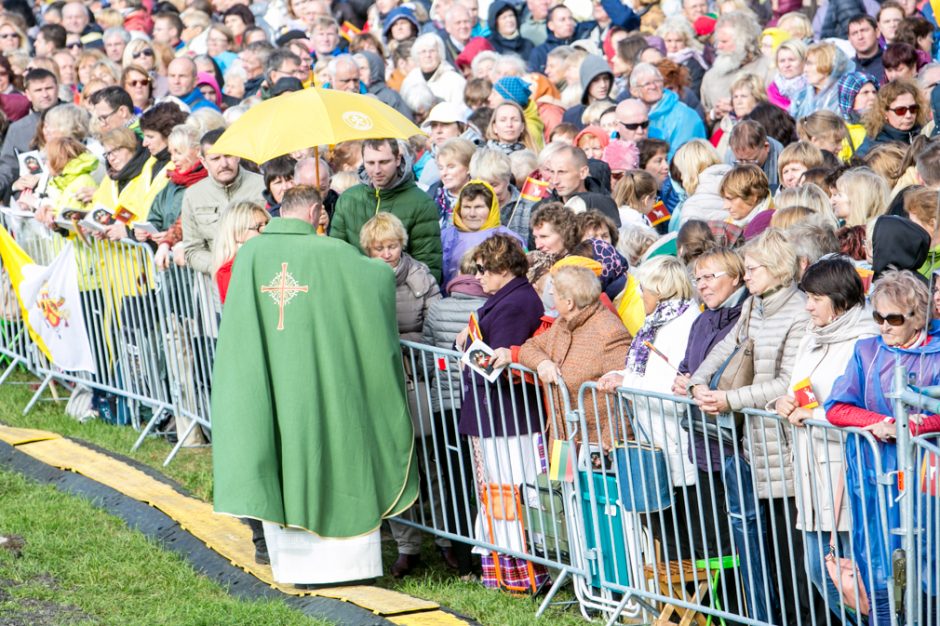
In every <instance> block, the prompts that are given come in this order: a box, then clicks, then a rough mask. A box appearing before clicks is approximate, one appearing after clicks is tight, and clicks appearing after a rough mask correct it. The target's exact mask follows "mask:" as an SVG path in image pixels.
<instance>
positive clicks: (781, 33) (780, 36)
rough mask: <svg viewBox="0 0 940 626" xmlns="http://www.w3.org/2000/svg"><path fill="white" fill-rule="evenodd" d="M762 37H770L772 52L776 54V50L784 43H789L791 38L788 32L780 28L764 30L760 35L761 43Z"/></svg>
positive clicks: (774, 27) (773, 27)
mask: <svg viewBox="0 0 940 626" xmlns="http://www.w3.org/2000/svg"><path fill="white" fill-rule="evenodd" d="M764 37H770V39H771V41H773V52H774V54H776V53H777V48H779V47H780V44H782V43H783V42H785V41H789V40H790V39H792V38H793V36H792V35H791V34H790V31H787V30H783V29H782V28H777V27H776V26H771V27H770V28H765V29H764V32H763V33H761V40H762V41H763V39H764Z"/></svg>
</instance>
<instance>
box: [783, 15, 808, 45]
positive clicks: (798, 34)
mask: <svg viewBox="0 0 940 626" xmlns="http://www.w3.org/2000/svg"><path fill="white" fill-rule="evenodd" d="M777 28H782V29H783V30H785V31H787V32H788V33H790V34H791V35H792V36H793V39H791V40H790V41H794V40H801V39H810V38H812V37H813V24H812V23H811V22H810V21H809V18H808V17H806V15H805V14H803V13H801V12H799V11H791V12H790V13H784V14H783V15H781V16H780V19H779V20H777Z"/></svg>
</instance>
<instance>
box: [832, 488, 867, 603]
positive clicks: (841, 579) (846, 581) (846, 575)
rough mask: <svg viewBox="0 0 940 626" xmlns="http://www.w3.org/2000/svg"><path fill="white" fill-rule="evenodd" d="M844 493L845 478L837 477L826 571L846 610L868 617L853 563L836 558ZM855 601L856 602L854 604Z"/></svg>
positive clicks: (864, 593) (850, 560)
mask: <svg viewBox="0 0 940 626" xmlns="http://www.w3.org/2000/svg"><path fill="white" fill-rule="evenodd" d="M844 493H845V476H840V477H839V489H838V492H837V494H836V500H835V503H834V504H835V514H834V519H833V522H832V535H830V538H829V554H827V555H826V571H828V572H829V578H830V579H831V580H832V584H833V585H835V587H836V589H838V590H839V595H840V596H842V603H843V604H845V606H846V608H848V609H852V610H854V611H858V613H859V614H861V615H868V613H869V611H870V610H871V607H870V606H869V604H868V593H867V592H866V591H865V583H864V582H862V578H861V575H860V574H859V572H858V566H857V565H855V561H854V560H852V559H849V558H845V557H837V556H836V544H837V542H838V538H837V536H836V533H837V532H838V528H839V516H840V515H841V514H842V496H843V494H844ZM856 601H857V602H856Z"/></svg>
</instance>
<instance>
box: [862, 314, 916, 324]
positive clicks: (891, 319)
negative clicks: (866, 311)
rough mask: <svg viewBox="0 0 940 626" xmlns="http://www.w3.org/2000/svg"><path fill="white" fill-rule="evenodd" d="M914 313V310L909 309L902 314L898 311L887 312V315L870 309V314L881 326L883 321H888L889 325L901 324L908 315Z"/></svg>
mask: <svg viewBox="0 0 940 626" xmlns="http://www.w3.org/2000/svg"><path fill="white" fill-rule="evenodd" d="M912 315H914V312H913V311H911V312H910V313H908V314H907V315H902V314H900V313H888V314H887V315H882V314H881V313H879V312H878V311H872V312H871V316H872V317H873V318H874V320H875V323H876V324H878V325H879V326H881V325H882V324H884V323H885V322H888V325H889V326H903V325H904V322H905V320H907V318H909V317H910V316H912Z"/></svg>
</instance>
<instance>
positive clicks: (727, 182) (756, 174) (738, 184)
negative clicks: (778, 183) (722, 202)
mask: <svg viewBox="0 0 940 626" xmlns="http://www.w3.org/2000/svg"><path fill="white" fill-rule="evenodd" d="M718 195H720V196H721V197H722V198H740V199H742V200H744V201H745V202H747V203H748V204H750V205H751V206H757V205H758V204H759V203H760V202H761V200H763V199H764V198H766V197H767V196H768V195H770V183H769V181H768V180H767V175H766V174H764V170H762V169H761V168H760V167H758V166H756V165H754V164H753V163H747V164H744V165H735V166H734V167H733V168H731V170H730V171H729V172H728V173H727V174H725V175H724V178H722V179H721V184H720V185H719V186H718Z"/></svg>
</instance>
